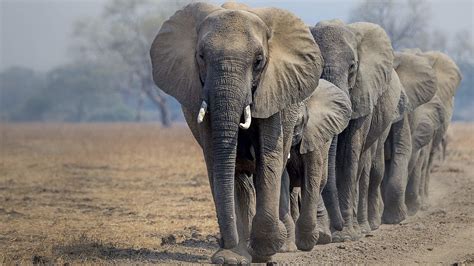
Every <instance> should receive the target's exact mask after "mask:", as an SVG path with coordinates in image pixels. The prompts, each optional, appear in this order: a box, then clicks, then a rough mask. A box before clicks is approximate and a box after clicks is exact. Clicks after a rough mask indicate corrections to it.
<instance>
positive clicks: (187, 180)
mask: <svg viewBox="0 0 474 266" xmlns="http://www.w3.org/2000/svg"><path fill="white" fill-rule="evenodd" d="M0 156H1V162H0V246H1V247H2V248H1V249H0V263H1V262H2V261H3V262H12V261H36V262H41V261H56V262H60V261H85V260H93V261H97V260H99V261H100V260H110V259H114V260H122V259H123V260H128V259H133V258H134V257H137V256H138V257H139V258H142V259H143V260H145V261H160V260H161V259H166V257H167V256H171V255H169V254H167V252H162V253H160V250H163V247H162V246H161V239H162V238H163V237H167V236H169V235H172V236H171V240H172V239H173V237H175V238H176V241H177V242H182V241H184V240H185V239H188V240H189V239H195V240H196V241H200V240H203V239H205V238H206V237H207V238H209V239H212V237H210V236H207V235H215V234H216V233H217V225H216V219H215V218H214V217H215V214H214V207H213V203H212V201H211V194H210V191H209V185H208V180H207V174H206V172H205V164H204V161H203V159H202V154H201V150H200V148H199V146H198V145H197V143H196V142H195V141H194V139H193V138H192V136H191V134H190V132H189V130H188V129H187V127H186V126H184V125H181V126H176V127H173V128H171V129H162V128H160V127H159V126H156V125H152V124H77V125H66V124H16V125H5V124H4V125H1V151H0ZM195 253H196V252H195ZM182 255H184V254H182ZM177 256H178V257H179V256H180V254H177ZM188 259H191V260H193V258H188ZM198 259H200V257H197V258H195V260H198Z"/></svg>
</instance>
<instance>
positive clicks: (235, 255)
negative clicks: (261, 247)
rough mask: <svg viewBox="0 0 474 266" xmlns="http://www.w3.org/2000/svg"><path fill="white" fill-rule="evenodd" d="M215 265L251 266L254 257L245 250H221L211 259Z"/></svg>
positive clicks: (238, 248)
mask: <svg viewBox="0 0 474 266" xmlns="http://www.w3.org/2000/svg"><path fill="white" fill-rule="evenodd" d="M211 261H212V263H214V264H249V263H250V262H251V261H252V257H251V256H250V254H249V253H248V252H247V250H245V248H241V247H236V248H233V249H222V248H221V249H219V250H218V251H217V252H216V253H214V255H212V258H211Z"/></svg>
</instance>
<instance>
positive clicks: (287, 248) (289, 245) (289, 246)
mask: <svg viewBox="0 0 474 266" xmlns="http://www.w3.org/2000/svg"><path fill="white" fill-rule="evenodd" d="M297 250H298V248H297V247H296V244H295V241H294V240H288V239H287V240H286V241H285V243H284V244H283V246H282V247H281V248H280V250H278V252H280V253H288V252H295V251H297Z"/></svg>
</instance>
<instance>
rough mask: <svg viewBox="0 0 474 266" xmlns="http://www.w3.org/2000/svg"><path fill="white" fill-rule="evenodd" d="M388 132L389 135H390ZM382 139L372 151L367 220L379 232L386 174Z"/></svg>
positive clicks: (371, 227) (372, 228)
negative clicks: (382, 186)
mask: <svg viewBox="0 0 474 266" xmlns="http://www.w3.org/2000/svg"><path fill="white" fill-rule="evenodd" d="M388 131H389V130H387V133H386V134H387V135H388ZM385 139H386V138H381V139H380V140H378V141H377V146H376V147H375V148H374V150H373V151H372V165H371V168H370V179H369V191H368V193H369V194H368V200H367V204H368V206H367V219H368V221H369V225H370V229H371V230H377V229H378V228H379V226H380V224H381V219H382V218H381V217H382V211H383V209H384V204H383V201H382V195H381V193H380V191H381V188H380V186H381V183H382V179H383V177H384V173H385V154H384V141H383V140H385Z"/></svg>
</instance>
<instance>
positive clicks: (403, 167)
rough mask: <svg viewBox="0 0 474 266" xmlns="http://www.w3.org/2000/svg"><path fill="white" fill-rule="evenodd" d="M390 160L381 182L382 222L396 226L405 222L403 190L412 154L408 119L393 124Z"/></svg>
mask: <svg viewBox="0 0 474 266" xmlns="http://www.w3.org/2000/svg"><path fill="white" fill-rule="evenodd" d="M390 136H391V137H390V143H388V145H391V146H392V148H391V156H390V157H391V158H390V160H388V161H387V165H386V168H387V170H386V173H387V175H386V176H385V177H384V180H383V187H382V188H383V202H384V206H385V207H384V210H383V214H382V221H383V223H386V224H398V223H400V222H401V221H403V220H405V218H406V216H407V207H406V205H405V189H406V188H407V182H408V180H407V178H408V163H409V159H410V155H411V152H412V147H411V133H410V126H409V123H408V119H406V118H405V119H402V120H401V121H399V122H397V123H395V124H393V126H392V131H391V135H390Z"/></svg>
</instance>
